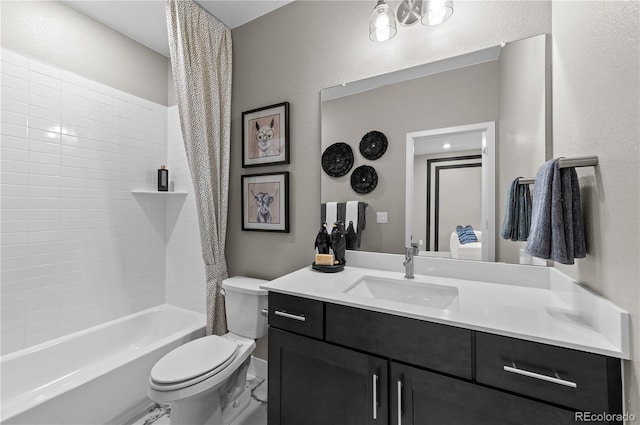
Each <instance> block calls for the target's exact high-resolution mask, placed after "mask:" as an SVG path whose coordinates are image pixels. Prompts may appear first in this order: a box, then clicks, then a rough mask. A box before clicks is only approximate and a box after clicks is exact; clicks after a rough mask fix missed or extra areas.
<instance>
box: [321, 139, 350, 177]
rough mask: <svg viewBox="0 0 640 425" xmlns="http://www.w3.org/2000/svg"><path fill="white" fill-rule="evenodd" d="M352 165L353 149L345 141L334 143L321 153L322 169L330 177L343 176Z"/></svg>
mask: <svg viewBox="0 0 640 425" xmlns="http://www.w3.org/2000/svg"><path fill="white" fill-rule="evenodd" d="M351 167H353V150H352V149H351V146H349V145H348V144H346V143H334V144H333V145H331V146H329V147H328V148H327V149H325V151H324V152H323V153H322V169H323V170H324V172H325V173H327V174H328V175H330V176H331V177H340V176H344V175H345V174H347V173H348V172H349V170H351Z"/></svg>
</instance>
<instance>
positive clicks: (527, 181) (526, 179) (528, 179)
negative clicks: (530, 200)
mask: <svg viewBox="0 0 640 425" xmlns="http://www.w3.org/2000/svg"><path fill="white" fill-rule="evenodd" d="M535 182H536V178H535V177H520V178H519V179H518V184H534V183H535Z"/></svg>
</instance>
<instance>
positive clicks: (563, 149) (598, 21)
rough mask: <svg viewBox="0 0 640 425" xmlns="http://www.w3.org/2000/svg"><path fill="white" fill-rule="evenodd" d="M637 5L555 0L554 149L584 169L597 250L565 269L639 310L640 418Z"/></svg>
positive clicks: (633, 393)
mask: <svg viewBox="0 0 640 425" xmlns="http://www.w3.org/2000/svg"><path fill="white" fill-rule="evenodd" d="M639 5H640V3H638V2H637V1H635V2H617V1H610V2H599V1H594V2H560V1H557V2H554V3H553V156H554V157H559V156H574V155H578V156H579V155H598V157H599V161H600V162H599V164H598V166H597V167H595V168H583V169H578V175H579V177H580V187H581V194H582V205H583V211H584V218H585V229H586V236H587V257H586V258H585V259H582V260H577V262H576V265H575V266H573V267H572V266H560V265H559V266H558V268H560V269H561V270H562V271H563V272H565V273H567V274H569V275H571V276H573V277H574V278H575V279H576V280H578V281H580V282H584V283H585V284H586V285H587V286H589V287H590V288H591V289H593V290H594V291H596V292H598V293H600V294H602V295H604V296H605V297H606V298H608V299H610V300H611V301H613V302H614V303H615V304H617V305H619V306H620V307H622V308H624V309H625V310H627V311H629V312H630V313H631V335H632V340H631V343H632V352H633V361H632V362H625V372H626V373H625V382H626V386H627V390H626V394H625V395H626V400H627V410H628V411H630V412H632V413H634V414H635V415H636V417H638V416H640V394H639V391H638V385H639V382H640V338H639V337H638V336H639V335H640V278H639V276H640V267H639V264H640V246H639V244H638V240H639V237H640V229H639V225H640V193H639V192H638V187H639V183H640V173H639V169H640V155H639V153H638V146H639V145H640V110H639V103H640V102H639V99H640V78H639V75H638V73H639V70H640V58H639V55H640V11H639Z"/></svg>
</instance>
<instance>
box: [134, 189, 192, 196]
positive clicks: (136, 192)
mask: <svg viewBox="0 0 640 425" xmlns="http://www.w3.org/2000/svg"><path fill="white" fill-rule="evenodd" d="M131 193H133V194H134V195H163V196H168V195H188V193H189V192H160V191H157V190H132V191H131Z"/></svg>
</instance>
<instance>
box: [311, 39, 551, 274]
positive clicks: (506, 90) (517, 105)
mask: <svg viewBox="0 0 640 425" xmlns="http://www.w3.org/2000/svg"><path fill="white" fill-rule="evenodd" d="M548 43H549V40H548V37H547V36H546V35H540V36H536V37H531V38H527V39H523V40H518V41H514V42H509V43H506V44H503V45H502V46H495V47H491V48H487V49H482V50H479V51H477V52H471V53H469V54H465V55H462V56H456V57H453V58H449V59H445V60H442V61H438V62H433V63H428V64H424V65H421V66H418V67H413V68H409V69H405V70H401V71H396V72H393V73H390V74H384V75H380V76H376V77H372V78H368V79H365V80H360V81H356V82H352V83H346V84H341V85H339V86H335V87H330V88H327V89H325V90H323V91H322V92H321V101H322V151H323V152H324V151H325V150H326V149H327V148H328V147H329V146H331V145H333V144H335V143H346V144H348V145H350V146H351V148H352V151H353V156H354V161H353V162H354V164H353V167H352V168H351V170H350V171H349V172H348V173H346V174H345V175H343V176H340V177H331V176H329V175H328V174H326V173H325V172H323V171H321V173H322V176H321V202H323V203H325V202H345V201H352V200H357V201H363V202H365V203H366V204H367V208H366V228H365V230H364V231H363V233H362V237H361V245H360V249H361V250H363V251H375V252H387V253H397V254H401V253H404V249H405V246H407V244H408V243H409V242H410V241H413V242H415V243H420V254H421V255H435V256H442V257H451V256H454V257H455V256H457V255H459V254H458V253H457V251H456V248H457V247H456V246H454V238H453V233H454V232H455V227H456V226H457V225H462V226H466V225H471V226H472V227H473V229H474V230H475V231H477V232H478V233H479V234H478V236H479V239H480V240H479V246H478V249H477V252H475V253H473V254H471V256H470V257H457V258H469V259H479V260H480V259H481V260H485V261H494V260H497V261H505V262H512V263H517V262H519V260H520V251H521V248H523V245H524V243H522V242H512V241H505V240H501V239H500V238H499V237H498V233H499V229H500V226H501V223H502V218H503V216H504V210H505V203H506V194H507V189H508V187H509V185H510V183H511V181H513V179H514V178H516V177H520V176H526V177H529V176H534V175H535V173H536V171H537V169H538V167H539V166H540V165H542V164H543V163H544V162H545V161H546V159H547V158H548V157H549V156H550V152H551V150H550V149H551V145H550V144H551V140H550V137H551V136H550V134H551V131H550V130H551V127H550V104H551V103H550V102H551V98H550V96H551V93H550V55H549V48H548ZM374 130H375V131H379V132H381V133H383V134H384V135H385V136H386V138H387V142H388V144H387V150H386V152H385V153H384V155H382V156H381V157H380V158H379V159H376V160H368V159H366V158H365V157H364V156H363V155H362V154H361V152H360V149H359V146H360V142H361V140H362V139H363V136H364V135H365V134H367V133H369V132H370V131H374ZM361 165H368V166H371V167H373V168H374V169H375V170H376V172H377V177H378V180H377V186H376V187H375V189H374V190H373V191H371V192H369V193H366V194H361V193H356V192H355V191H354V190H353V189H352V187H351V174H352V172H353V171H354V170H355V169H356V168H357V167H359V166H361ZM467 251H469V250H467ZM469 252H470V251H469ZM452 253H453V255H452Z"/></svg>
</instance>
